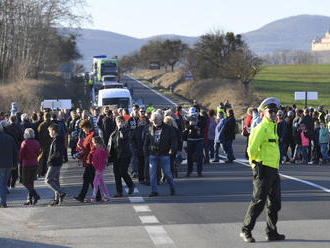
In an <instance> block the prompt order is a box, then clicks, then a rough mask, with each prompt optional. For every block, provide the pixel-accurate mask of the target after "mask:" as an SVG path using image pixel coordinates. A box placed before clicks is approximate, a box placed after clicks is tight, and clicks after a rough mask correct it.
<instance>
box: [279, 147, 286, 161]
mask: <svg viewBox="0 0 330 248" xmlns="http://www.w3.org/2000/svg"><path fill="white" fill-rule="evenodd" d="M286 147H287V146H286V144H285V143H283V142H280V143H279V148H280V162H282V161H283V158H285V157H286Z"/></svg>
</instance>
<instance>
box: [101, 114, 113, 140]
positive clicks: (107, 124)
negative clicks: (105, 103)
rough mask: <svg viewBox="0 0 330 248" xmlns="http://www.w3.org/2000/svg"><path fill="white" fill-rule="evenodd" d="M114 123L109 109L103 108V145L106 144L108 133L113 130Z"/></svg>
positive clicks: (108, 137)
mask: <svg viewBox="0 0 330 248" xmlns="http://www.w3.org/2000/svg"><path fill="white" fill-rule="evenodd" d="M115 129H116V123H115V120H114V118H113V115H112V111H111V110H110V109H107V110H105V117H104V118H103V120H102V132H103V141H104V144H105V146H107V145H108V142H109V139H110V135H111V134H112V133H113V131H115Z"/></svg>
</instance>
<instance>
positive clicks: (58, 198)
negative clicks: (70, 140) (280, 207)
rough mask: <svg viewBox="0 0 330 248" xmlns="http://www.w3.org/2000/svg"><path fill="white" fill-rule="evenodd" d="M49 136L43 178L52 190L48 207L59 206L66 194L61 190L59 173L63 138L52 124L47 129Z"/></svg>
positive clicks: (61, 161) (63, 145)
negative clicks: (45, 168)
mask: <svg viewBox="0 0 330 248" xmlns="http://www.w3.org/2000/svg"><path fill="white" fill-rule="evenodd" d="M48 131H49V136H50V137H51V138H52V142H51V145H50V148H49V157H48V162H47V165H48V170H47V173H46V176H45V183H47V184H48V186H49V187H50V188H51V189H53V190H54V193H55V197H54V200H53V201H51V202H50V206H56V205H61V204H62V202H63V199H64V197H65V196H66V193H65V192H64V191H63V190H62V189H61V185H60V172H61V167H62V165H63V156H64V150H65V144H64V137H63V135H61V130H60V127H59V126H58V125H57V124H55V123H52V124H51V125H50V126H49V127H48Z"/></svg>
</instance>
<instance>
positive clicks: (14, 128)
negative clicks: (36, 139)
mask: <svg viewBox="0 0 330 248" xmlns="http://www.w3.org/2000/svg"><path fill="white" fill-rule="evenodd" d="M9 123H10V125H9V126H6V127H5V128H4V132H5V133H7V134H8V135H10V136H11V137H13V138H14V140H15V144H16V146H17V150H19V148H20V147H21V143H22V141H23V132H22V129H21V128H20V126H18V125H17V117H16V116H15V115H12V116H10V118H9ZM20 168H21V167H20ZM21 175H22V174H21V173H19V168H18V160H17V163H16V164H15V165H14V168H13V169H12V171H11V173H10V177H9V180H8V187H9V186H10V187H11V188H14V187H15V185H16V182H17V179H18V178H19V176H21Z"/></svg>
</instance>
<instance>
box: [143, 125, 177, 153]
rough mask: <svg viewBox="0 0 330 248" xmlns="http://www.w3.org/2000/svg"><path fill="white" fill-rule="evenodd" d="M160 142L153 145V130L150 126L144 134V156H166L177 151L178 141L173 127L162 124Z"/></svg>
mask: <svg viewBox="0 0 330 248" xmlns="http://www.w3.org/2000/svg"><path fill="white" fill-rule="evenodd" d="M161 128H162V132H161V134H160V141H159V142H158V143H157V144H156V143H155V128H154V126H153V125H150V126H149V128H148V129H147V130H146V132H145V134H144V142H143V151H144V154H145V155H153V156H168V155H169V152H170V151H172V152H173V153H175V152H176V151H177V149H178V139H177V137H176V132H175V130H174V128H173V127H171V126H169V125H167V124H165V123H163V124H162V125H161Z"/></svg>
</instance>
